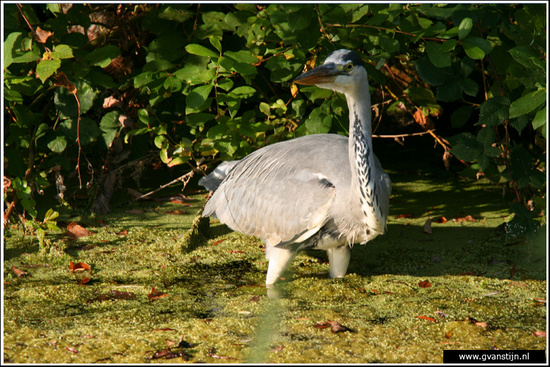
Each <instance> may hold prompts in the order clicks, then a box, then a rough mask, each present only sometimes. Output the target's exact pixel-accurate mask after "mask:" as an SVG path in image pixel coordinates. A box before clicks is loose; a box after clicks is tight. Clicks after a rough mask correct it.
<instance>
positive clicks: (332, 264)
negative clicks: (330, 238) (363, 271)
mask: <svg viewBox="0 0 550 367" xmlns="http://www.w3.org/2000/svg"><path fill="white" fill-rule="evenodd" d="M327 254H328V263H329V276H330V277H331V278H343V277H344V276H345V275H346V273H347V271H348V266H349V260H350V258H351V248H350V247H349V246H348V245H342V246H340V247H333V248H329V249H327Z"/></svg>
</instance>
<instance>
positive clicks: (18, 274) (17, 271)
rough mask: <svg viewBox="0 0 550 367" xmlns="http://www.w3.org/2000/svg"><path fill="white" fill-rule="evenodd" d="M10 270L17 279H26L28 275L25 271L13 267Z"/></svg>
mask: <svg viewBox="0 0 550 367" xmlns="http://www.w3.org/2000/svg"><path fill="white" fill-rule="evenodd" d="M11 270H12V271H13V272H14V273H15V275H17V276H18V277H19V278H22V277H26V276H28V275H29V273H27V272H26V271H23V270H19V269H17V268H16V267H15V265H14V266H12V267H11Z"/></svg>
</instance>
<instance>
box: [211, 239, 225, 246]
mask: <svg viewBox="0 0 550 367" xmlns="http://www.w3.org/2000/svg"><path fill="white" fill-rule="evenodd" d="M223 241H225V239H223V240H217V241H214V242H212V246H216V245H219V244H220V243H222V242H223Z"/></svg>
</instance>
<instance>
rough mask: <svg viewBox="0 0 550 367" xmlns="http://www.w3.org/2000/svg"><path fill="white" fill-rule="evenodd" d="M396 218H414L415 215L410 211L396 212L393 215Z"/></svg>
mask: <svg viewBox="0 0 550 367" xmlns="http://www.w3.org/2000/svg"><path fill="white" fill-rule="evenodd" d="M395 217H396V218H411V219H412V218H416V216H415V215H414V214H412V213H403V214H398V215H396V216H395Z"/></svg>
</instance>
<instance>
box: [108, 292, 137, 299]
mask: <svg viewBox="0 0 550 367" xmlns="http://www.w3.org/2000/svg"><path fill="white" fill-rule="evenodd" d="M109 296H110V298H111V299H125V300H128V299H136V295H135V294H134V293H132V292H120V291H117V290H111V291H110V292H109Z"/></svg>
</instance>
